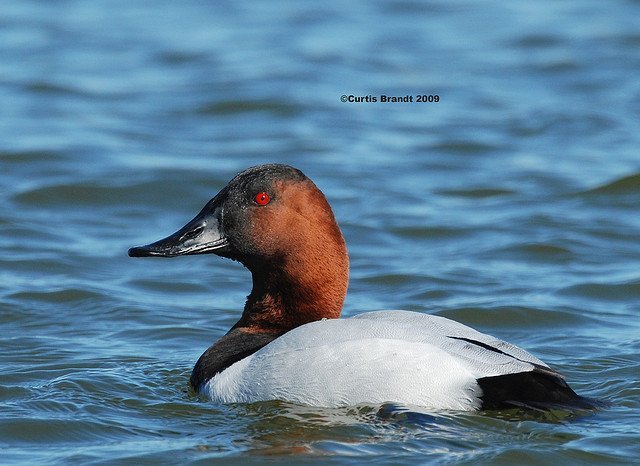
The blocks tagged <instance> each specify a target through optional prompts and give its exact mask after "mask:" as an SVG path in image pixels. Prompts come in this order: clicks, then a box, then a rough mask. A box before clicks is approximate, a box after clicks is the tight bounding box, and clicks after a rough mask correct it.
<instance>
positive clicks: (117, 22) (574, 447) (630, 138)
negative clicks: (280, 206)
mask: <svg viewBox="0 0 640 466" xmlns="http://www.w3.org/2000/svg"><path fill="white" fill-rule="evenodd" d="M203 3H205V2H196V1H183V2H169V1H157V2H122V1H115V0H114V1H104V2H97V1H94V2H91V1H80V0H76V1H62V0H61V1H51V2H47V1H40V2H38V1H29V0H25V1H14V2H5V3H4V4H3V6H2V15H0V44H1V45H0V103H1V106H0V168H1V169H0V195H1V196H2V197H1V200H2V202H1V203H0V249H1V250H2V256H1V258H0V263H1V267H0V278H1V280H0V283H1V285H0V328H1V330H2V338H0V374H2V375H1V377H0V406H1V409H0V463H3V464H4V463H14V462H22V463H40V464H42V463H57V462H65V463H82V464H85V463H89V462H96V463H113V462H130V463H141V462H143V463H144V462H148V463H151V462H153V463H176V462H180V463H197V462H205V461H209V460H227V461H228V462H231V463H236V462H239V461H241V462H251V461H256V462H261V461H264V460H273V461H275V462H281V461H285V460H286V461H310V460H317V461H319V462H338V463H343V462H344V463H354V464H360V463H362V462H363V461H377V462H380V463H385V462H393V463H398V462H401V463H405V462H406V463H424V462H438V463H440V462H474V463H475V462H481V463H491V464H496V463H502V464H514V463H530V464H552V463H555V464H558V463H625V462H632V461H633V459H634V458H637V457H639V456H640V446H639V445H640V433H639V431H638V425H640V416H639V414H638V408H639V407H640V399H639V397H640V382H639V380H638V379H639V377H638V374H640V370H639V369H640V337H639V336H640V321H639V319H638V315H639V314H640V305H639V302H640V299H639V298H640V269H639V267H638V264H639V263H640V215H639V214H640V208H639V207H638V206H640V153H639V148H640V131H638V127H639V122H640V80H639V79H638V76H640V28H639V27H638V26H639V23H638V19H637V18H639V17H640V2H638V1H631V0H627V1H617V0H612V1H608V2H596V1H578V0H567V1H562V2H555V1H540V2H533V3H532V2H522V1H514V2H506V3H505V2H491V1H475V2H471V1H469V2H465V1H447V2H444V1H424V2H419V1H390V0H389V1H380V2H357V1H356V2H347V3H344V2H336V1H331V0H329V1H325V2H320V3H318V2H305V1H302V2H286V1H280V2H255V1H249V2H215V3H214V2H211V3H210V4H207V5H204V4H203ZM342 95H346V96H350V95H353V96H354V97H356V96H357V97H365V96H372V97H377V99H378V102H376V103H372V102H360V103H355V102H354V103H350V102H346V103H343V102H341V96H342ZM381 95H390V96H405V95H410V96H414V97H415V96H418V95H432V96H435V95H437V96H438V97H439V101H438V102H426V103H417V102H415V101H414V102H412V103H381V102H380V96H381ZM265 162H280V163H288V164H291V165H294V166H296V167H298V168H300V169H302V170H303V171H304V172H305V173H306V174H307V175H308V176H309V177H311V178H312V179H313V180H314V181H315V182H316V184H317V185H318V186H319V187H320V188H321V189H322V190H323V191H324V192H325V194H326V195H327V197H328V199H329V201H330V203H331V204H332V206H333V208H334V211H335V213H336V216H337V218H338V221H339V223H340V225H341V227H342V230H343V233H344V235H345V237H346V240H347V244H348V246H349V252H350V257H351V279H350V289H349V295H348V298H347V301H346V303H345V308H344V311H343V315H346V316H350V315H354V314H357V313H359V312H363V311H369V310H376V309H389V308H401V309H409V310H414V311H420V312H426V313H433V314H438V315H443V316H446V317H450V318H453V319H456V320H459V321H461V322H463V323H466V324H468V325H471V326H473V327H476V328H478V329H480V330H482V331H485V332H488V333H491V334H493V335H496V336H498V337H500V338H503V339H505V340H508V341H511V342H513V343H516V344H518V345H519V346H522V347H524V348H526V349H528V350H529V351H531V352H532V353H533V354H535V355H536V356H538V357H540V358H541V359H543V360H544V361H546V362H547V363H549V364H550V365H552V366H553V367H554V368H556V369H558V370H560V371H561V372H562V373H564V374H565V375H566V376H567V379H568V381H569V383H570V384H571V386H572V387H574V388H575V390H576V391H577V392H579V393H581V394H583V395H586V396H591V397H595V398H600V399H604V400H607V401H609V402H610V403H611V404H612V406H611V407H609V408H606V409H603V410H600V411H598V412H596V413H593V414H587V415H574V414H571V413H563V412H553V413H548V414H538V415H535V414H525V413H517V412H516V413H513V412H493V413H492V412H489V413H476V414H473V413H455V412H445V413H423V412H421V410H419V409H417V408H415V407H405V406H397V405H392V404H390V405H383V406H358V407H353V408H347V409H334V410H328V409H320V408H309V407H306V408H305V407H298V406H294V405H288V404H285V403H280V402H270V403H258V404H254V405H216V404H213V403H211V402H207V401H206V400H203V399H200V398H198V397H196V396H194V395H193V394H192V393H190V392H189V390H188V377H189V374H190V371H191V367H192V366H193V364H194V362H195V361H196V359H197V358H198V356H199V355H200V354H201V353H202V352H203V351H204V350H205V349H206V348H207V347H208V346H209V345H210V344H211V343H212V342H213V341H214V340H216V339H217V338H219V337H220V336H221V335H223V334H224V333H225V332H226V331H227V330H228V329H229V327H231V326H232V325H233V324H234V323H235V321H236V320H237V319H238V317H239V314H240V311H241V309H242V306H243V303H244V299H245V296H246V295H247V293H248V292H249V287H250V276H249V274H248V272H247V271H246V270H244V269H243V268H242V267H241V266H240V265H238V264H237V263H233V262H230V261H225V260H223V259H220V258H217V257H213V256H196V257H184V258H180V259H175V260H151V259H149V260H141V259H136V260H134V259H131V258H128V257H127V255H126V251H127V248H128V247H130V246H134V245H138V244H143V243H147V242H150V241H153V240H156V239H159V238H161V237H163V236H165V235H166V234H169V233H171V232H173V231H175V230H176V229H177V228H178V227H180V226H182V225H183V224H184V223H185V222H186V221H187V220H189V219H190V218H192V217H193V215H195V213H196V212H197V211H198V210H199V209H200V208H201V207H202V206H203V205H204V203H205V202H206V201H207V200H208V199H209V198H211V197H212V196H213V195H214V194H216V192H217V191H218V190H219V189H220V188H222V187H223V186H224V185H225V184H226V182H227V181H228V180H229V179H230V178H231V177H232V176H233V175H234V174H235V173H237V172H238V171H240V170H242V169H244V168H246V167H248V166H251V165H255V164H259V163H265Z"/></svg>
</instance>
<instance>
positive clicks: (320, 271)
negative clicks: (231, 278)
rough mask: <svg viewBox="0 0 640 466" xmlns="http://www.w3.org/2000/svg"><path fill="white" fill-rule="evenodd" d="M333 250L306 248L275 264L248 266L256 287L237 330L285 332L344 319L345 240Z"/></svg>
mask: <svg viewBox="0 0 640 466" xmlns="http://www.w3.org/2000/svg"><path fill="white" fill-rule="evenodd" d="M335 249H336V250H335V251H334V252H333V253H332V252H331V251H327V250H322V249H321V248H317V249H316V250H315V251H316V254H314V250H313V249H309V248H306V249H305V254H304V255H302V254H301V255H298V256H296V255H291V254H290V255H287V256H286V259H279V260H278V261H275V262H272V263H271V264H266V265H265V264H264V262H263V261H260V263H261V265H260V266H252V265H251V264H247V267H248V268H249V270H251V274H252V277H253V289H252V290H251V294H250V295H249V296H248V297H247V302H246V304H245V307H244V312H243V313H242V317H241V318H240V320H239V321H238V323H237V324H236V325H235V326H234V327H233V328H245V329H246V330H248V331H256V332H258V331H268V332H283V331H288V330H291V329H292V328H295V327H298V326H300V325H303V324H306V323H308V322H313V321H316V320H321V319H324V318H327V319H336V318H338V317H340V312H341V310H342V304H343V302H344V298H345V295H346V292H347V284H348V281H349V260H348V256H347V254H346V248H345V246H344V241H342V242H341V243H340V244H339V245H337V246H336V248H335Z"/></svg>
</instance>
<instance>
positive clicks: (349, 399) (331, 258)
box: [128, 164, 596, 411]
mask: <svg viewBox="0 0 640 466" xmlns="http://www.w3.org/2000/svg"><path fill="white" fill-rule="evenodd" d="M128 254H129V256H131V257H165V258H166V257H177V256H184V255H194V254H215V255H217V256H221V257H224V258H228V259H232V260H235V261H238V262H240V263H241V264H242V265H243V266H244V267H246V268H247V269H248V270H249V271H250V272H251V277H252V289H251V293H250V294H249V295H248V296H247V300H246V303H245V305H244V310H243V312H242V314H241V316H240V318H239V320H238V321H237V323H236V324H235V325H234V326H233V327H231V329H230V330H229V331H228V332H227V333H226V334H225V335H224V336H222V337H221V338H220V339H218V340H217V341H216V342H215V343H213V344H212V345H211V346H210V347H209V348H208V349H207V350H206V351H205V352H204V353H203V354H202V355H201V356H200V358H199V359H198V360H197V362H196V364H195V366H194V368H193V371H192V373H191V377H190V381H189V382H190V385H191V387H192V388H193V390H194V391H195V392H196V393H198V394H201V395H203V396H205V397H206V398H208V399H210V400H212V401H213V402H216V403H254V402H261V401H270V400H279V401H283V402H287V403H293V404H298V405H308V406H318V407H328V408H332V407H345V406H356V405H362V404H367V405H375V404H385V403H399V404H401V405H406V406H419V407H422V408H425V409H429V410H434V411H438V410H455V411H478V410H487V409H489V410H491V409H510V408H522V407H524V408H531V409H551V408H555V407H558V406H560V407H577V408H589V409H590V408H593V407H594V406H595V404H596V402H595V400H591V399H589V398H586V397H582V396H580V395H578V394H577V393H576V392H575V391H574V390H573V389H572V388H570V387H569V385H568V384H567V382H566V380H565V378H564V376H563V375H561V374H560V373H559V372H557V371H556V370H554V369H552V368H551V367H549V366H548V365H547V364H545V363H544V362H542V361H541V360H540V359H538V358H536V357H535V356H533V355H532V354H530V353H528V352H527V351H525V350H523V349H521V348H519V347H518V346H515V345H513V344H510V343H507V342H505V341H502V340H500V339H498V338H496V337H493V336H490V335H487V334H484V333H481V332H479V331H477V330H474V329H473V328H471V327H468V326H466V325H464V324H462V323H459V322H456V321H454V320H450V319H448V318H445V317H441V316H437V315H431V314H426V313H420V312H410V311H403V310H392V311H373V312H364V313H361V314H358V315H355V316H353V317H350V318H340V314H341V311H342V307H343V303H344V300H345V296H346V293H347V285H348V282H349V256H348V253H347V247H346V244H345V240H344V237H343V235H342V232H341V230H340V228H339V226H338V223H337V221H336V218H335V216H334V214H333V211H332V209H331V207H330V205H329V203H328V201H327V199H326V197H325V195H324V194H323V193H322V191H321V190H320V189H319V188H318V187H317V186H316V185H315V184H314V183H313V181H311V179H309V178H308V177H307V176H306V175H305V174H304V173H303V172H302V171H300V170H298V169H296V168H293V167H291V166H289V165H283V164H266V165H259V166H255V167H251V168H248V169H246V170H244V171H242V172H240V173H239V174H237V175H236V176H235V177H234V178H233V179H231V181H230V182H229V183H228V184H227V185H226V186H225V187H224V188H223V189H222V190H221V191H220V192H219V193H218V194H217V195H216V196H215V197H214V198H213V199H211V200H210V201H209V202H207V203H206V205H205V206H204V207H203V208H202V210H201V211H200V212H199V213H198V214H197V215H196V216H195V217H194V218H193V219H192V220H191V221H190V222H188V223H187V224H186V225H185V226H183V227H182V228H180V229H179V230H178V231H177V232H175V233H173V234H172V235H169V236H167V237H166V238H164V239H161V240H159V241H156V242H153V243H151V244H147V245H145V246H138V247H133V248H131V249H129V251H128Z"/></svg>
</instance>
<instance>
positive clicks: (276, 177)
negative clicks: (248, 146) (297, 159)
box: [230, 165, 307, 188]
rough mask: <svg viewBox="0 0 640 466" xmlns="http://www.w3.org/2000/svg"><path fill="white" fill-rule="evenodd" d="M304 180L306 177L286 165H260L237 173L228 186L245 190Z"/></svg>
mask: <svg viewBox="0 0 640 466" xmlns="http://www.w3.org/2000/svg"><path fill="white" fill-rule="evenodd" d="M306 179H307V177H306V176H305V175H304V173H302V172H301V171H300V170H298V169H296V168H293V167H289V166H287V165H262V166H259V167H253V168H249V169H247V170H245V171H243V172H242V173H239V174H238V175H237V176H236V177H235V178H234V179H233V180H232V181H231V183H230V184H237V185H239V187H240V186H241V187H244V188H247V187H250V186H255V185H258V186H259V185H263V186H268V185H272V184H273V183H274V182H275V181H283V182H287V181H303V180H306Z"/></svg>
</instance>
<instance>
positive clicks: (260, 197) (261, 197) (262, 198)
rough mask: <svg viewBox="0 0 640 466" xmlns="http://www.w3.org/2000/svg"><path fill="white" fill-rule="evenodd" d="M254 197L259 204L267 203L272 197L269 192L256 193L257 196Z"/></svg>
mask: <svg viewBox="0 0 640 466" xmlns="http://www.w3.org/2000/svg"><path fill="white" fill-rule="evenodd" d="M254 199H255V201H256V204H258V205H267V204H268V203H269V201H270V200H271V197H269V195H268V194H267V193H265V192H262V193H258V194H256V197H254Z"/></svg>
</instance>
